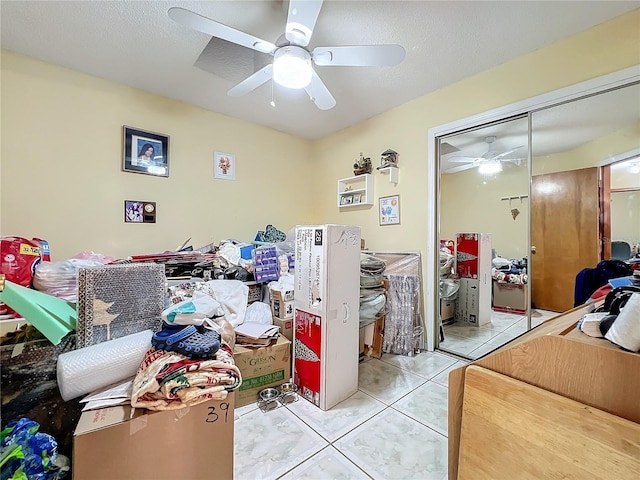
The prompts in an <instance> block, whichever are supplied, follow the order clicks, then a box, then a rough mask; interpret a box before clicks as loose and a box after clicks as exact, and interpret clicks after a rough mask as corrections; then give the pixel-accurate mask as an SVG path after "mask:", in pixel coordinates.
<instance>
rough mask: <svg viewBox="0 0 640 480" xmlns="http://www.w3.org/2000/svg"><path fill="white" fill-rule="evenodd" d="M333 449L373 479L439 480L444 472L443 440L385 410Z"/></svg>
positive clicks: (436, 434) (445, 467) (391, 410)
mask: <svg viewBox="0 0 640 480" xmlns="http://www.w3.org/2000/svg"><path fill="white" fill-rule="evenodd" d="M334 446H335V447H336V448H337V449H338V450H339V451H340V452H342V453H343V454H344V455H345V456H346V457H347V458H349V459H350V460H351V461H352V462H354V463H355V464H356V465H358V466H359V467H360V468H361V469H362V470H364V471H365V472H367V474H369V475H370V476H371V477H373V478H374V479H379V480H395V479H421V480H423V479H424V480H430V479H440V478H444V476H445V475H446V472H447V439H446V438H445V437H444V436H442V435H440V434H439V433H436V432H434V431H433V430H431V429H430V428H428V427H425V426H424V425H422V424H420V423H418V422H416V421H415V420H412V419H411V418H409V417H407V416H405V415H403V414H401V413H399V412H397V411H395V410H393V409H392V408H389V409H387V410H384V411H383V412H382V413H380V414H378V415H376V417H374V418H373V419H372V420H369V421H368V422H366V423H365V424H363V425H361V426H360V427H358V428H356V429H355V430H354V431H352V432H351V433H349V434H347V435H345V436H344V437H342V438H341V439H340V440H338V441H337V442H336V443H335V444H334Z"/></svg>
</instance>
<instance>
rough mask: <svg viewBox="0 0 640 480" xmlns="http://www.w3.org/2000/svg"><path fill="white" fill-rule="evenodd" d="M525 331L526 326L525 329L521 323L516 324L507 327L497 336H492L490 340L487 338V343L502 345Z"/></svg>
mask: <svg viewBox="0 0 640 480" xmlns="http://www.w3.org/2000/svg"><path fill="white" fill-rule="evenodd" d="M525 332H526V328H524V329H523V328H522V327H520V326H519V325H514V327H513V328H507V329H506V330H505V331H504V332H502V333H499V334H498V335H496V336H495V337H492V338H490V339H489V340H487V343H489V344H491V345H496V346H498V347H500V346H502V345H504V344H505V343H508V342H510V341H511V340H513V339H514V338H516V337H519V336H520V335H522V334H523V333H525Z"/></svg>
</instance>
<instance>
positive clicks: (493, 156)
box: [446, 135, 526, 175]
mask: <svg viewBox="0 0 640 480" xmlns="http://www.w3.org/2000/svg"><path fill="white" fill-rule="evenodd" d="M496 138H497V137H496V136H495V135H490V136H488V137H485V139H484V141H485V142H487V143H488V144H489V149H488V150H487V151H486V152H485V153H483V154H482V155H480V156H479V157H464V156H455V157H451V158H449V160H448V161H449V162H450V163H465V164H466V165H460V166H459V167H453V168H449V169H447V170H446V173H455V172H461V171H463V170H468V169H470V168H476V167H478V171H479V172H480V173H481V174H483V175H493V174H495V173H498V172H500V171H502V164H503V163H504V162H510V163H514V164H516V165H520V163H521V162H522V161H523V160H526V157H519V158H513V157H508V155H511V154H512V153H514V152H516V151H517V150H519V149H521V148H523V147H524V145H520V146H518V147H515V148H512V149H510V150H507V151H506V152H497V151H495V150H493V142H495V141H496Z"/></svg>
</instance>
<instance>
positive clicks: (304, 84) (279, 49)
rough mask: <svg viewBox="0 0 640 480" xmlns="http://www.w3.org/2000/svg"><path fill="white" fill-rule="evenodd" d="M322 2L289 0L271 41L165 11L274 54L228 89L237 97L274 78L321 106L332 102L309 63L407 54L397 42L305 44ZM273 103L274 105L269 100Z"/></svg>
mask: <svg viewBox="0 0 640 480" xmlns="http://www.w3.org/2000/svg"><path fill="white" fill-rule="evenodd" d="M321 7H322V0H290V1H289V11H288V15H287V24H286V28H285V34H284V36H282V37H280V40H279V41H277V42H276V43H275V44H274V43H271V42H268V41H266V40H262V39H260V38H257V37H254V36H253V35H250V34H247V33H244V32H241V31H240V30H236V29H235V28H232V27H228V26H226V25H224V24H222V23H219V22H216V21H215V20H211V19H209V18H206V17H203V16H202V15H198V14H197V13H195V12H192V11H190V10H186V9H184V8H180V7H173V8H170V9H169V17H170V18H171V19H172V20H174V21H175V22H177V23H179V24H181V25H184V26H186V27H189V28H192V29H193V30H197V31H199V32H203V33H206V34H208V35H211V36H213V37H216V38H220V39H222V40H226V41H227V42H232V43H235V44H238V45H241V46H243V47H247V48H250V49H252V50H256V51H258V52H261V53H266V54H269V55H272V56H273V62H272V63H269V64H268V65H267V66H265V67H264V68H262V69H260V70H258V71H257V72H255V73H254V74H253V75H251V76H249V77H248V78H246V79H245V80H243V81H242V82H240V83H239V84H237V85H236V86H235V87H233V88H232V89H231V90H229V91H228V92H227V94H228V95H229V96H232V97H239V96H241V95H245V94H247V93H249V92H251V91H253V90H255V89H256V88H258V87H260V86H261V85H263V84H264V83H266V82H267V81H269V80H271V79H273V81H274V82H276V83H277V84H278V85H281V86H283V87H286V88H292V89H304V90H305V91H306V92H307V94H308V95H309V97H310V98H311V100H312V101H313V102H314V103H315V104H316V106H317V107H318V108H319V109H320V110H329V109H330V108H333V107H334V106H335V104H336V101H335V99H334V98H333V95H331V93H330V92H329V89H327V87H326V86H325V84H324V82H323V81H322V80H321V79H320V77H319V76H318V75H317V74H316V72H315V71H314V69H313V64H315V65H320V66H328V67H350V66H353V67H387V66H389V67H391V66H394V65H398V64H399V63H400V62H402V60H404V57H405V50H404V48H403V47H402V46H400V45H356V46H338V47H316V48H314V49H313V50H310V49H309V48H308V45H309V42H310V41H311V36H312V35H313V28H314V27H315V24H316V20H317V19H318V15H319V13H320V8H321ZM272 106H274V104H273V102H272Z"/></svg>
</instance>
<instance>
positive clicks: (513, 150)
mask: <svg viewBox="0 0 640 480" xmlns="http://www.w3.org/2000/svg"><path fill="white" fill-rule="evenodd" d="M522 147H524V145H520V146H519V147H516V148H512V149H511V150H507V151H506V152H502V153H500V154H498V155H496V156H495V157H491V160H499V159H501V158H502V157H506V156H507V155H509V154H510V153H513V152H515V151H516V150H520V149H521V148H522Z"/></svg>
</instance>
